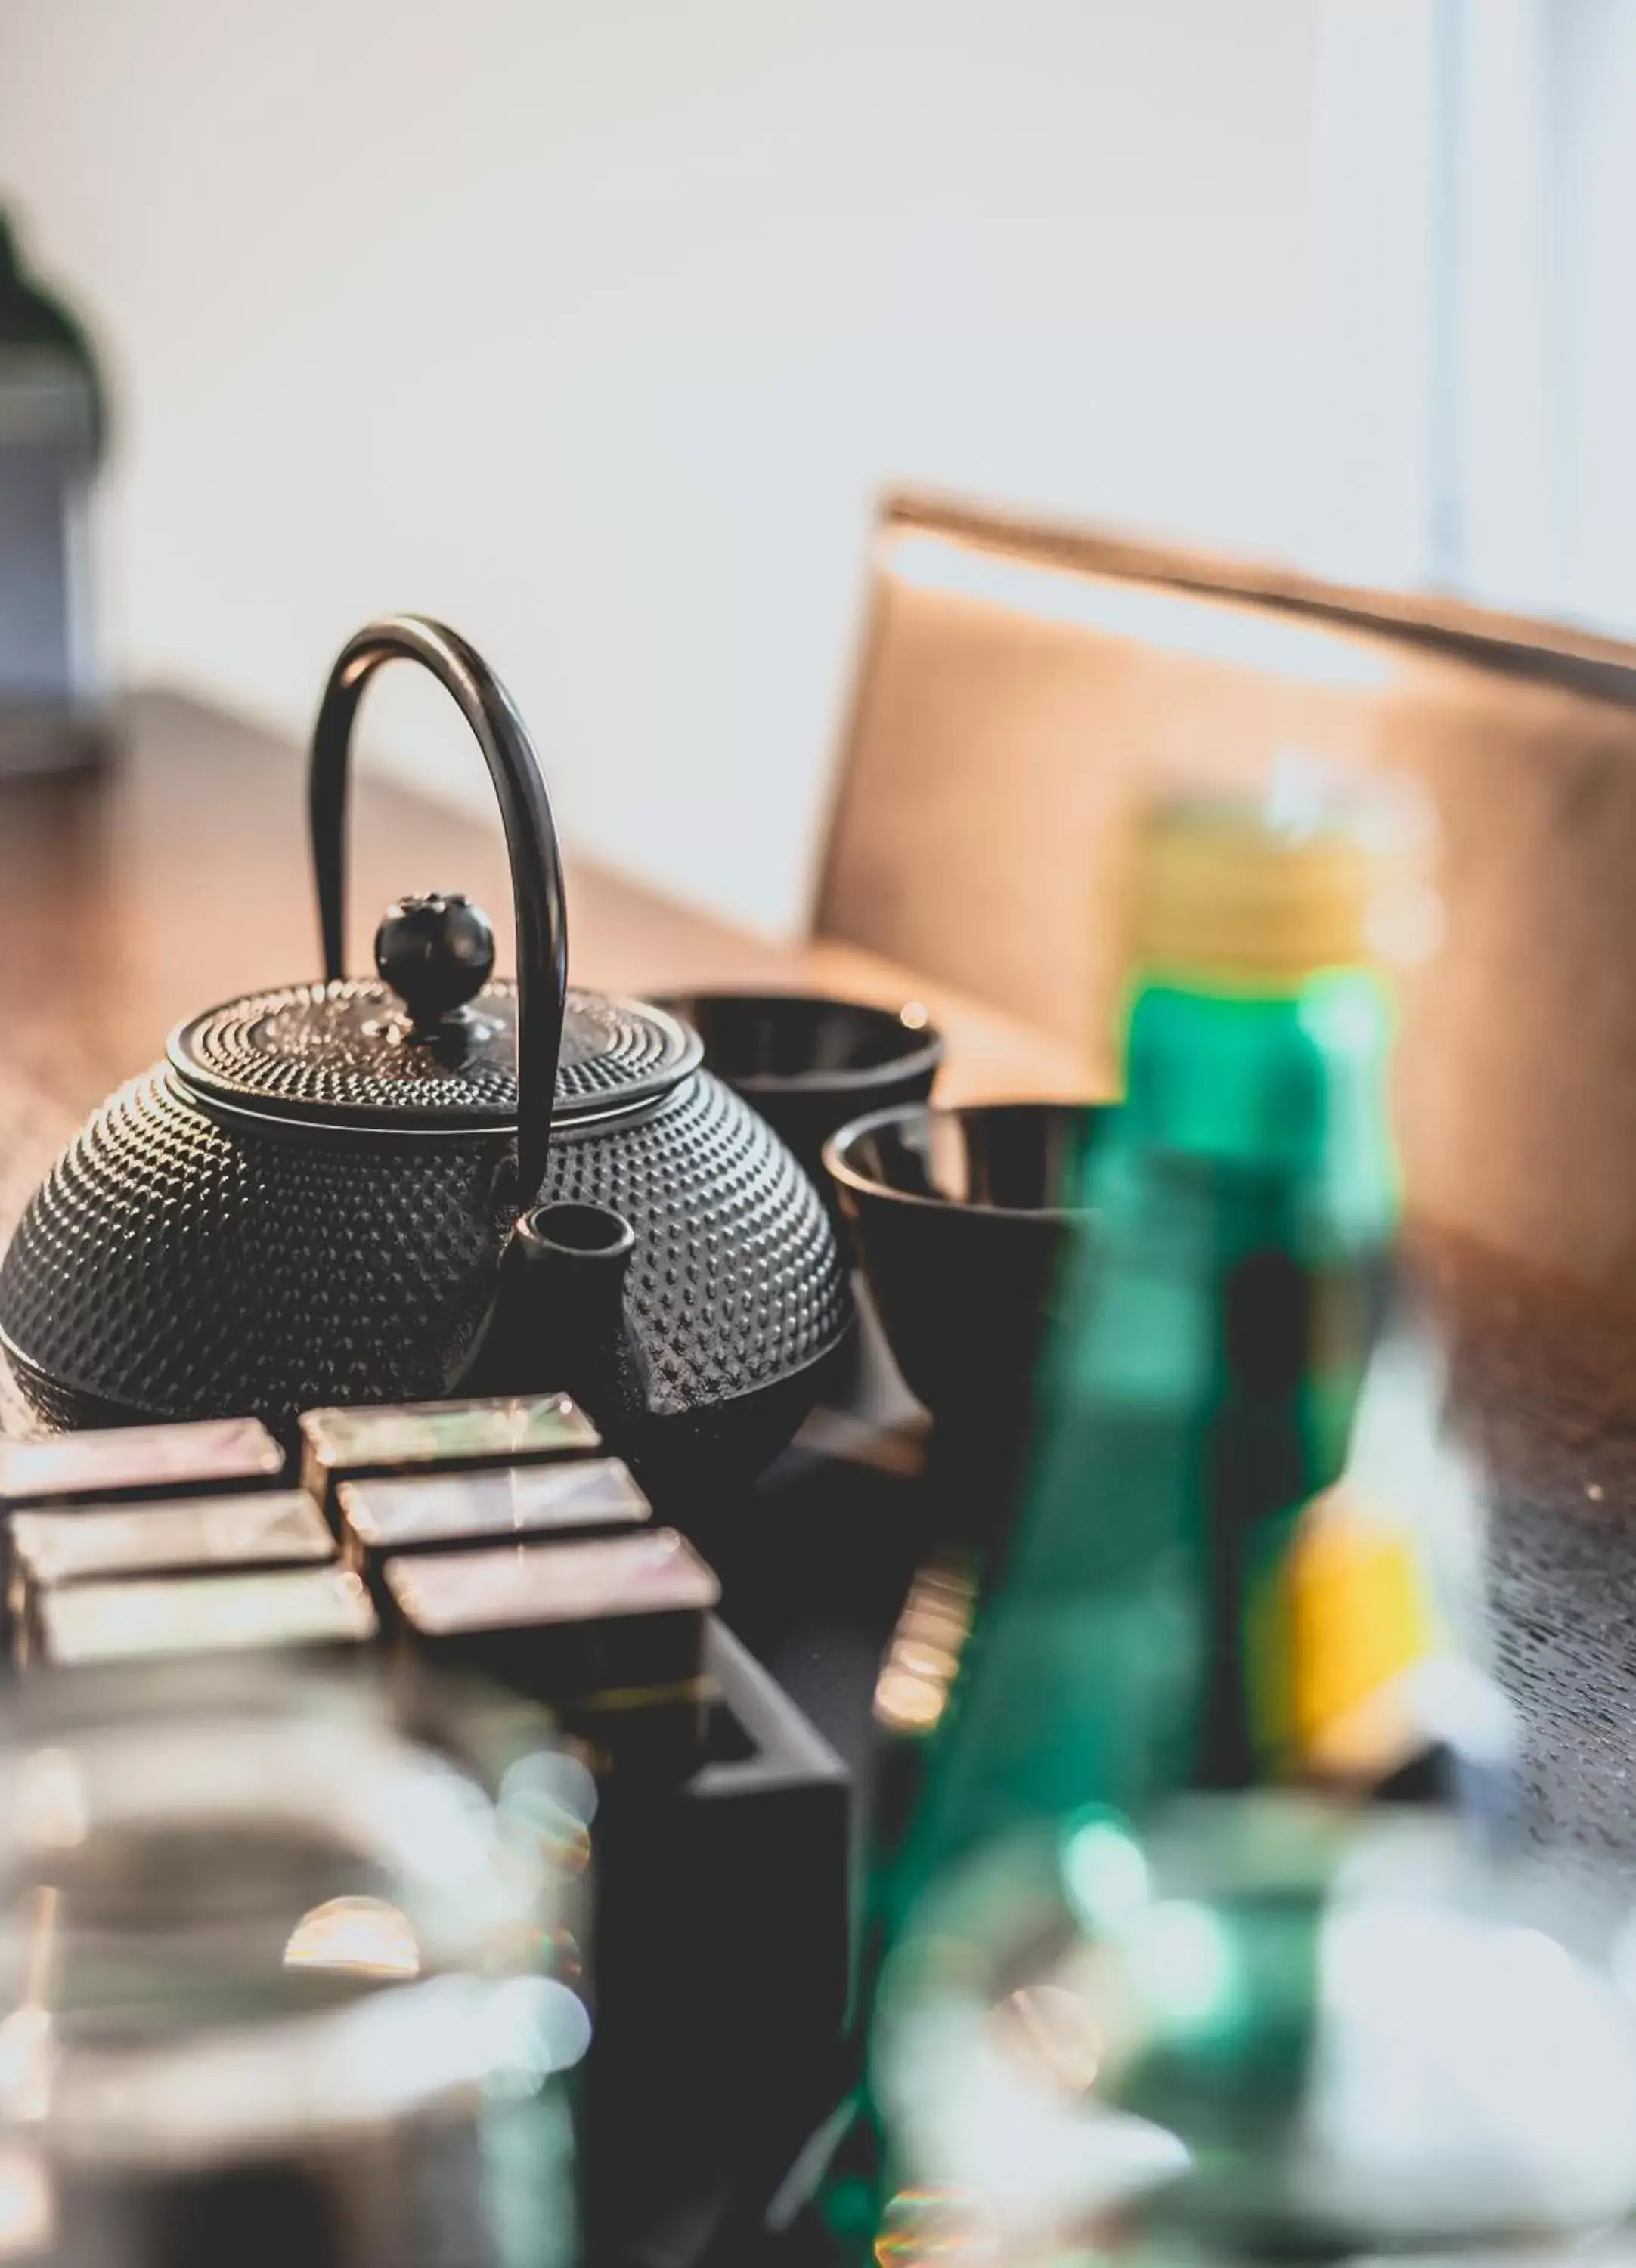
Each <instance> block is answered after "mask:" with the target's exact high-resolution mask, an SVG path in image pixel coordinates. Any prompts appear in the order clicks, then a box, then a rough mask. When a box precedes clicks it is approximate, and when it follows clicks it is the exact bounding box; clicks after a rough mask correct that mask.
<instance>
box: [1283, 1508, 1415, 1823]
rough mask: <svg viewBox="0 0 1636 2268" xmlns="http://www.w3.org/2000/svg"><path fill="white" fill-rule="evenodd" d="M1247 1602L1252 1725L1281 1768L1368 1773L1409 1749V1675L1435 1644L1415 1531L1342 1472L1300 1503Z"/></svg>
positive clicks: (1338, 1774) (1353, 1777)
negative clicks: (1283, 1545) (1288, 1538)
mask: <svg viewBox="0 0 1636 2268" xmlns="http://www.w3.org/2000/svg"><path fill="white" fill-rule="evenodd" d="M1249 1613H1250V1628H1249V1631H1248V1632H1247V1637H1248V1639H1249V1660H1250V1661H1252V1662H1253V1663H1254V1664H1256V1691H1255V1692H1254V1694H1253V1696H1252V1699H1253V1703H1254V1705H1255V1711H1256V1731H1257V1735H1258V1738H1259V1740H1260V1742H1261V1744H1262V1748H1263V1752H1264V1754H1266V1755H1267V1756H1269V1757H1270V1758H1271V1760H1274V1761H1275V1762H1276V1764H1277V1765H1278V1767H1279V1769H1280V1770H1281V1771H1284V1772H1286V1773H1287V1774H1288V1775H1289V1776H1290V1777H1293V1778H1302V1779H1308V1778H1317V1779H1340V1780H1346V1781H1357V1780H1365V1781H1367V1780H1373V1779H1375V1778H1381V1777H1383V1776H1385V1775H1386V1774H1388V1773H1389V1772H1390V1771H1393V1770H1394V1769H1395V1768H1396V1765H1397V1764H1400V1763H1402V1762H1404V1761H1405V1760H1406V1758H1407V1756H1408V1755H1409V1754H1411V1752H1412V1749H1413V1747H1414V1745H1415V1742H1416V1739H1417V1722H1416V1712H1415V1708H1414V1698H1413V1691H1412V1688H1413V1683H1414V1680H1415V1677H1416V1674H1417V1673H1418V1672H1419V1671H1420V1670H1421V1669H1422V1668H1424V1667H1425V1666H1426V1664H1427V1663H1428V1662H1430V1661H1433V1660H1434V1659H1436V1657H1437V1656H1438V1655H1439V1654H1441V1652H1442V1651H1443V1643H1442V1633H1441V1629H1440V1627H1439V1623H1438V1618H1437V1615H1436V1612H1435V1609H1434V1607H1433V1601H1432V1597H1431V1594H1430V1589H1429V1586H1428V1583H1427V1580H1426V1570H1425V1567H1424V1565H1423V1564H1422V1562H1421V1558H1420V1555H1419V1550H1418V1549H1417V1546H1416V1543H1415V1539H1414V1537H1413V1535H1411V1534H1410V1533H1409V1532H1408V1531H1407V1530H1406V1529H1404V1528H1403V1527H1402V1526H1401V1525H1399V1524H1397V1523H1396V1522H1394V1521H1390V1520H1389V1519H1384V1518H1382V1516H1381V1514H1380V1513H1379V1512H1378V1511H1377V1510H1376V1509H1375V1508H1374V1507H1373V1506H1370V1505H1369V1504H1368V1503H1367V1502H1366V1501H1365V1500H1363V1499H1360V1497H1359V1496H1358V1494H1357V1493H1356V1491H1354V1490H1352V1489H1350V1488H1349V1487H1348V1485H1347V1484H1346V1483H1345V1481H1342V1482H1340V1483H1339V1484H1337V1486H1336V1487H1334V1488H1332V1489H1329V1490H1326V1491H1324V1493H1323V1495H1322V1496H1320V1497H1316V1498H1315V1499H1314V1500H1313V1502H1312V1503H1311V1504H1310V1505H1308V1506H1307V1508H1306V1510H1305V1511H1304V1512H1303V1513H1302V1514H1301V1521H1300V1523H1299V1526H1298V1527H1297V1529H1296V1532H1295V1535H1294V1538H1293V1542H1292V1543H1291V1545H1290V1548H1289V1550H1287V1551H1286V1553H1284V1554H1283V1555H1282V1556H1281V1557H1280V1558H1279V1562H1278V1564H1277V1565H1276V1566H1275V1567H1274V1568H1272V1569H1271V1570H1270V1571H1269V1573H1268V1576H1267V1578H1266V1580H1265V1581H1264V1583H1263V1584H1262V1585H1261V1587H1259V1589H1258V1591H1257V1592H1256V1594H1255V1595H1254V1597H1253V1599H1252V1602H1251V1605H1250V1609H1249Z"/></svg>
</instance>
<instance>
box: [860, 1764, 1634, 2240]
mask: <svg viewBox="0 0 1636 2268" xmlns="http://www.w3.org/2000/svg"><path fill="white" fill-rule="evenodd" d="M1633 1946H1636V1928H1633V1926H1632V1919H1631V1916H1630V1909H1629V1905H1628V1901H1627V1900H1626V1899H1624V1898H1622V1897H1620V1896H1617V1895H1615V1894H1614V1893H1613V1890H1612V1886H1611V1885H1610V1884H1606V1883H1604V1884H1602V1885H1595V1884H1594V1883H1591V1882H1589V1881H1587V1880H1586V1878H1585V1877H1584V1876H1583V1875H1582V1874H1579V1873H1577V1872H1576V1873H1575V1874H1568V1873H1566V1871H1565V1872H1563V1873H1561V1874H1557V1873H1554V1872H1553V1871H1552V1870H1551V1868H1550V1867H1548V1866H1546V1865H1545V1864H1544V1863H1542V1862H1541V1861H1540V1860H1539V1859H1526V1860H1525V1859H1517V1860H1515V1861H1510V1862H1500V1861H1497V1860H1496V1859H1494V1858H1493V1857H1492V1855H1490V1854H1489V1853H1488V1852H1485V1850H1484V1849H1483V1848H1482V1847H1481V1846H1480V1845H1479V1844H1478V1841H1477V1840H1476V1838H1474V1837H1471V1836H1470V1834H1469V1833H1468V1832H1467V1831H1466V1830H1464V1829H1463V1827H1462V1825H1461V1824H1460V1823H1457V1822H1455V1821H1452V1820H1450V1819H1448V1818H1447V1817H1440V1816H1437V1815H1433V1814H1429V1813H1426V1812H1425V1811H1420V1810H1416V1811H1413V1812H1407V1811H1403V1810H1396V1809H1394V1808H1392V1807H1383V1808H1376V1809H1374V1810H1371V1811H1367V1812H1362V1813H1351V1814H1349V1813H1347V1812H1346V1811H1345V1810H1343V1809H1341V1808H1338V1807H1334V1806H1330V1805H1326V1804H1322V1803H1319V1802H1316V1801H1315V1800H1311V1799H1308V1798H1303V1797H1298V1796H1286V1795H1282V1794H1270V1795H1259V1796H1254V1797H1249V1798H1244V1797H1240V1798H1220V1797H1216V1798H1211V1797H1189V1798H1185V1799H1183V1800H1181V1801H1179V1802H1178V1803H1176V1804H1175V1806H1174V1807H1171V1808H1168V1810H1167V1811H1166V1812H1164V1813H1163V1814H1161V1815H1160V1816H1159V1817H1158V1818H1157V1819H1156V1820H1155V1821H1154V1823H1153V1827H1152V1829H1151V1830H1149V1831H1148V1832H1147V1833H1146V1834H1144V1835H1141V1836H1138V1835H1137V1834H1136V1833H1135V1832H1134V1830H1131V1828H1130V1826H1129V1825H1128V1824H1127V1823H1125V1822H1124V1821H1123V1820H1122V1819H1121V1818H1119V1817H1118V1815H1116V1814H1114V1813H1111V1812H1108V1811H1099V1810H1090V1811H1087V1812H1085V1813H1083V1814H1080V1815H1078V1816H1076V1817H1071V1818H1069V1819H1068V1820H1066V1821H1065V1822H1063V1823H1061V1825H1060V1827H1058V1828H1056V1829H1050V1828H1043V1829H1040V1830H1033V1831H1029V1832H1027V1833H1023V1834H1021V1835H1019V1836H1017V1837H1012V1838H1009V1839H1006V1838H1002V1839H1001V1840H999V1841H998V1842H996V1843H994V1844H991V1845H990V1846H989V1847H988V1848H987V1849H986V1850H985V1851H984V1852H982V1853H980V1854H978V1855H977V1856H976V1858H975V1859H973V1860H971V1861H970V1862H969V1863H968V1865H967V1866H965V1867H963V1868H962V1869H960V1870H958V1871H957V1872H956V1873H955V1874H952V1875H951V1876H949V1877H948V1878H947V1880H946V1881H945V1882H944V1884H943V1885H942V1886H941V1887H940V1891H939V1894H938V1896H937V1897H936V1899H935V1900H934V1901H933V1902H932V1904H929V1905H928V1907H927V1909H926V1910H925V1911H924V1912H923V1914H922V1915H921V1916H920V1918H919V1919H918V1921H917V1926H916V1928H915V1929H914V1931H913V1932H911V1933H910V1934H909V1935H908V1936H906V1937H905V1938H904V1939H903V1940H900V1943H899V1945H898V1947H897V1948H895V1952H894V1954H893V1955H892V1957H891V1960H890V1962H889V1963H888V1971H887V1974H886V1977H885V1978H884V1980H883V1985H882V1990H881V1999H880V2004H879V2012H878V2015H877V2021H876V2026H875V2036H874V2043H873V2058H872V2060H873V2068H874V2073H875V2080H876V2087H877V2092H878V2094H879V2095H880V2097H881V2100H882V2101H883V2102H885V2104H886V2105H887V2106H888V2114H889V2117H890V2120H891V2124H892V2128H893V2132H894V2136H895V2141H896V2144H897V2161H896V2165H895V2176H896V2179H895V2185H894V2186H895V2194H894V2195H893V2196H892V2197H891V2198H890V2201H889V2203H888V2206H887V2208H886V2213H885V2216H884V2220H883V2225H882V2228H881V2235H880V2237H879V2239H878V2241H877V2242H878V2252H879V2257H880V2258H881V2259H882V2260H885V2259H887V2258H888V2257H890V2258H892V2259H897V2258H900V2257H901V2258H903V2260H905V2261H908V2260H912V2259H917V2258H921V2257H930V2255H929V2251H927V2252H917V2251H916V2250H915V2245H916V2243H917V2242H919V2243H921V2244H923V2245H925V2244H926V2243H927V2242H928V2240H929V2238H930V2236H931V2235H933V2234H936V2235H938V2237H939V2239H940V2242H943V2243H944V2245H945V2247H946V2249H947V2254H948V2257H951V2258H952V2257H955V2256H956V2254H958V2257H962V2258H965V2257H970V2258H972V2259H973V2260H976V2259H983V2260H985V2261H993V2262H999V2261H1001V2260H1003V2261H1005V2262H1006V2264H1007V2268H1054V2264H1057V2263H1060V2262H1065V2261H1067V2260H1069V2259H1072V2260H1075V2261H1078V2260H1080V2259H1081V2258H1090V2257H1097V2256H1098V2255H1099V2254H1100V2253H1101V2252H1102V2249H1103V2247H1104V2246H1105V2245H1106V2244H1107V2242H1108V2240H1109V2235H1110V2232H1111V2231H1112V2230H1113V2229H1114V2228H1117V2229H1118V2231H1119V2232H1120V2234H1119V2240H1118V2245H1117V2257H1124V2258H1125V2259H1127V2260H1129V2261H1130V2262H1131V2264H1132V2268H1135V2264H1138V2263H1140V2264H1144V2268H1147V2264H1152V2268H1157V2264H1158V2263H1159V2262H1161V2261H1172V2262H1175V2263H1177V2264H1180V2263H1182V2262H1183V2261H1189V2260H1193V2261H1197V2260H1203V2259H1213V2260H1216V2261H1219V2262H1226V2261H1240V2262H1244V2263H1248V2262H1249V2261H1251V2260H1257V2259H1259V2260H1268V2259H1281V2260H1293V2259H1298V2258H1299V2259H1307V2260H1314V2261H1315V2260H1337V2259H1340V2258H1345V2257H1359V2256H1361V2257H1392V2256H1396V2257H1403V2256H1404V2255H1405V2254H1406V2255H1409V2256H1411V2257H1422V2258H1423V2257H1430V2256H1431V2255H1433V2254H1437V2255H1439V2256H1440V2257H1444V2258H1448V2257H1467V2258H1470V2257H1490V2258H1492V2257H1499V2256H1500V2250H1501V2248H1505V2247H1507V2246H1516V2245H1519V2244H1520V2245H1521V2246H1522V2247H1523V2248H1524V2253H1523V2257H1532V2258H1543V2257H1562V2256H1563V2255H1564V2254H1566V2252H1568V2251H1569V2250H1572V2251H1573V2254H1574V2257H1581V2258H1583V2257H1585V2256H1584V2254H1583V2252H1582V2251H1580V2250H1579V2249H1578V2248H1579V2247H1580V2246H1581V2244H1582V2243H1583V2241H1584V2239H1585V2238H1586V2237H1587V2236H1594V2235H1595V2234H1596V2233H1597V2232H1598V2231H1601V2230H1603V2229H1605V2228H1609V2227H1610V2226H1611V2225H1613V2224H1615V2223H1617V2222H1618V2220H1620V2219H1621V2218H1622V2217H1623V2216H1625V2215H1627V2214H1628V2213H1630V2212H1631V2210H1632V2206H1636V2005H1633V2004H1632V1997H1631V1985H1632V1973H1631V1972H1632V1950H1633ZM962 2246H964V2247H965V2248H967V2249H966V2250H963V2251H962V2250H960V2248H961V2247H962ZM1513 2257H1515V2256H1513ZM1593 2257H1594V2256H1593Z"/></svg>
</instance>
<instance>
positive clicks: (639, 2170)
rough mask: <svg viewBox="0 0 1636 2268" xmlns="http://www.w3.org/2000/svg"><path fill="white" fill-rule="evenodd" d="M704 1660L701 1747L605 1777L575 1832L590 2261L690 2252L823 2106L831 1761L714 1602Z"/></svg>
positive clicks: (844, 1969) (843, 1972) (830, 1960)
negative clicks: (592, 2005)
mask: <svg viewBox="0 0 1636 2268" xmlns="http://www.w3.org/2000/svg"><path fill="white" fill-rule="evenodd" d="M706 1668H707V1671H708V1674H709V1675H710V1676H711V1682H712V1683H713V1684H714V1686H715V1687H716V1690H717V1699H716V1701H715V1703H714V1704H713V1705H712V1709H711V1737H710V1741H709V1743H708V1748H707V1753H706V1756H705V1759H704V1761H703V1762H702V1763H701V1764H698V1765H697V1767H696V1769H695V1770H694V1771H691V1772H690V1773H689V1774H687V1775H686V1776H685V1777H684V1778H681V1779H680V1780H677V1781H674V1782H672V1783H671V1784H669V1785H668V1786H666V1785H664V1784H662V1783H657V1782H652V1781H648V1780H644V1779H641V1778H622V1777H621V1776H619V1775H617V1774H615V1775H614V1776H613V1777H611V1778H608V1780H606V1781H605V1782H604V1784H603V1787H602V1800H601V1810H600V1811H599V1813H598V1815H597V1819H596V1823H595V1825H594V1827H593V1830H592V1840H593V1852H594V1863H595V1867H596V1879H595V1885H594V1899H595V1934H594V1942H593V1968H592V1975H593V1982H594V1985H595V2001H596V2029H595V2033H594V2036H593V2043H592V2048H591V2054H590V2058H589V2061H588V2064H587V2066H586V2073H585V2127H584V2137H583V2167H584V2173H585V2177H586V2204H587V2212H588V2217H589V2229H588V2237H589V2250H588V2253H587V2257H593V2258H595V2259H597V2260H598V2261H608V2262H615V2261H623V2260H630V2261H635V2260H638V2259H639V2260H641V2261H642V2262H643V2263H645V2264H651V2268H667V2264H669V2263H672V2262H675V2263H683V2262H688V2261H692V2260H694V2259H696V2258H697V2257H700V2255H701V2254H702V2253H703V2252H704V2250H705V2240H706V2238H707V2237H711V2236H714V2235H718V2234H719V2228H718V2224H719V2222H720V2221H721V2220H723V2219H724V2218H725V2217H726V2215H727V2214H728V2213H731V2212H733V2211H734V2210H737V2209H739V2208H741V2207H742V2206H743V2205H745V2203H746V2202H747V2201H749V2200H752V2199H753V2198H755V2197H756V2196H757V2195H760V2196H762V2197H763V2198H764V2197H765V2196H767V2195H770V2192H771V2191H772V2190H773V2188H774V2187H775V2186H776V2184H777V2181H778V2179H779V2178H780V2176H782V2174H783V2173H784V2171H785V2169H787V2167H788V2166H789V2164H790V2162H791V2161H792V2159H793V2157H794V2156H795V2154H796V2152H797V2151H798V2149H799V2148H800V2145H801V2142H802V2140H803V2139H805V2136H806V2134H807V2132H809V2131H810V2130H811V2127H812V2126H813V2125H814V2124H816V2123H817V2121H818V2119H819V2118H821V2117H822V2115H823V2111H824V2109H825V2108H826V2107H827V2105H826V2098H825V2089H826V2086H827V2085H829V2086H832V2085H833V2084H834V2075H835V2072H836V2065H837V2057H838V2051H839V2043H840V2040H841V2036H842V2030H843V2027H844V2021H845V2017H846V2007H847V1995H848V1989H849V1984H850V1946H851V1937H850V1920H851V1841H850V1837H851V1786H850V1783H849V1780H848V1777H847V1773H846V1771H845V1768H844V1765H843V1764H842V1763H841V1761H840V1759H839V1757H838V1756H836V1754H835V1752H834V1750H833V1749H831V1748H830V1747H829V1744H828V1742H825V1741H824V1740H823V1739H822V1737H821V1736H820V1735H819V1734H817V1733H816V1732H815V1731H814V1728H813V1727H812V1726H811V1725H810V1724H809V1723H808V1722H807V1719H806V1718H805V1717H804V1716H803V1715H802V1714H801V1712H800V1710H799V1709H798V1708H797V1707H796V1706H795V1704H794V1703H793V1702H792V1700H791V1699H790V1698H789V1697H788V1695H787V1694H785V1692H784V1690H783V1689H782V1688H781V1687H780V1686H778V1685H777V1684H776V1683H774V1681H773V1680H772V1678H771V1677H770V1676H769V1675H768V1674H767V1672H766V1671H765V1670H764V1669H763V1668H762V1667H761V1665H760V1663H759V1662H757V1661H755V1660H754V1659H753V1658H752V1656H751V1655H750V1654H749V1653H747V1652H746V1650H745V1648H744V1647H743V1646H741V1644H740V1643H739V1641H738V1640H737V1639H736V1638H734V1637H733V1635H732V1633H731V1632H730V1631H727V1630H726V1628H725V1627H724V1626H723V1625H722V1624H720V1623H719V1622H718V1621H716V1620H715V1619H714V1618H713V1617H712V1619H711V1623H710V1625H709V1629H708V1631H707V1637H706ZM719 2257H726V2255H725V2254H724V2255H720V2256H719ZM745 2257H751V2256H750V2254H749V2252H748V2250H747V2251H746V2254H745Z"/></svg>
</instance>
